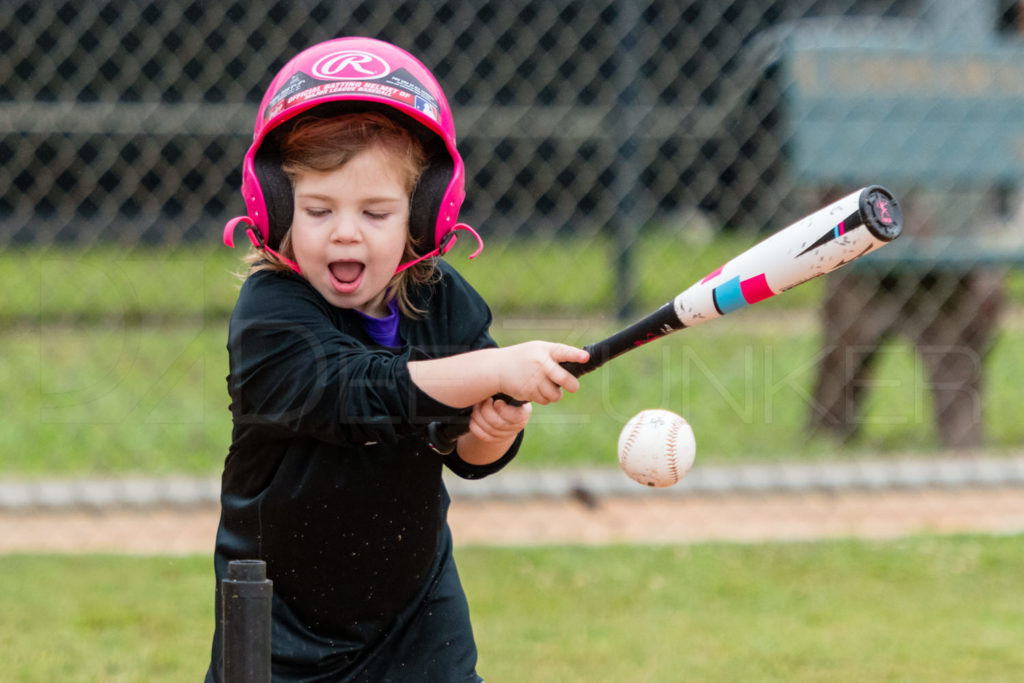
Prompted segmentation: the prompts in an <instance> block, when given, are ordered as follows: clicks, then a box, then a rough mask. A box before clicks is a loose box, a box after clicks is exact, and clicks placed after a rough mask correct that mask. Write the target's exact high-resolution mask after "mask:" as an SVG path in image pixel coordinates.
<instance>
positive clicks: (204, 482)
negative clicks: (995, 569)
mask: <svg viewBox="0 0 1024 683" xmlns="http://www.w3.org/2000/svg"><path fill="white" fill-rule="evenodd" d="M445 481H446V484H447V486H448V490H449V491H450V492H451V495H452V497H453V498H458V499H466V500H473V499H476V500H486V499H528V498H565V497H570V496H581V495H583V496H588V495H589V496H595V497H618V498H622V497H636V496H656V497H659V498H664V497H682V496H687V495H724V494H760V493H790V494H800V493H806V492H821V491H837V492H838V491H845V490H869V491H885V490H892V489H935V488H969V487H1024V456H1021V457H1007V458H996V457H972V458H949V457H944V458H923V457H922V458H910V459H898V460H895V459H894V460H857V461H848V462H820V463H771V464H768V463H755V464H741V465H708V466H699V467H697V468H695V469H694V470H692V471H691V472H690V473H689V475H687V477H686V478H685V479H683V480H682V481H681V482H679V483H678V484H677V485H675V486H673V487H670V488H664V489H653V488H648V487H645V486H642V485H640V484H637V483H636V482H634V481H633V480H631V479H629V478H628V477H627V476H626V475H625V474H624V473H623V472H622V471H621V470H619V469H618V468H612V467H601V468H559V469H539V468H530V467H517V466H515V465H513V466H512V467H510V468H509V469H508V470H506V471H504V472H502V473H500V474H499V475H497V476H493V477H489V478H486V479H482V480H478V481H466V480H462V479H458V478H457V477H454V476H446V477H445ZM219 497H220V477H219V476H218V477H187V476H168V477H127V478H119V479H113V478H110V479H46V480H38V481H0V511H2V510H8V511H17V510H30V509H64V508H74V507H87V508H108V507H118V506H145V507H152V506H177V507H195V506H202V505H217V504H218V503H219Z"/></svg>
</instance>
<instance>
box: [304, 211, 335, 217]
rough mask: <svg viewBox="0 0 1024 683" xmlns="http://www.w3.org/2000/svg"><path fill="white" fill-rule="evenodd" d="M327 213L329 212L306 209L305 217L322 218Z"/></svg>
mask: <svg viewBox="0 0 1024 683" xmlns="http://www.w3.org/2000/svg"><path fill="white" fill-rule="evenodd" d="M328 213H330V211H328V210H327V209H306V215H307V216H310V217H311V218H322V217H324V216H326V215H327V214H328Z"/></svg>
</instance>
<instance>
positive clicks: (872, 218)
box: [860, 185, 903, 242]
mask: <svg viewBox="0 0 1024 683" xmlns="http://www.w3.org/2000/svg"><path fill="white" fill-rule="evenodd" d="M860 213H861V216H862V217H863V218H864V225H865V226H866V227H867V229H868V230H870V231H871V234H873V235H874V236H875V237H877V238H878V239H880V240H883V241H885V242H891V241H892V240H894V239H896V238H897V237H899V236H900V233H901V232H903V209H902V208H901V207H900V203H899V202H898V201H897V200H896V198H895V197H894V196H893V194H892V193H891V192H889V191H888V190H887V189H885V188H884V187H882V186H881V185H872V186H870V187H866V188H864V191H863V192H861V195H860Z"/></svg>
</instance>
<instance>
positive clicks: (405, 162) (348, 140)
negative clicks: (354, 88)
mask: <svg viewBox="0 0 1024 683" xmlns="http://www.w3.org/2000/svg"><path fill="white" fill-rule="evenodd" d="M374 147H380V148H383V149H384V150H386V151H387V152H388V153H389V154H391V155H393V156H394V158H395V159H397V160H398V162H399V164H400V167H401V169H402V172H403V175H404V178H403V180H404V181H405V190H406V192H407V194H409V195H410V197H411V196H412V193H413V190H414V189H415V188H416V183H417V182H419V179H420V175H421V174H422V173H423V169H424V168H426V165H427V153H426V151H425V150H424V148H423V145H422V143H421V142H420V141H419V139H417V138H416V136H415V135H413V134H412V132H411V131H410V130H409V129H407V128H406V127H404V126H402V125H401V124H400V123H398V122H397V121H395V120H393V119H392V118H390V117H388V116H386V115H384V114H381V113H377V112H364V113H358V114H342V115H340V116H332V117H329V118H322V117H317V116H307V117H304V118H302V119H299V120H298V121H297V122H296V123H295V125H294V126H292V127H291V128H290V129H289V130H288V131H287V132H285V133H284V134H283V135H282V136H281V140H280V148H281V170H283V171H284V172H285V174H287V176H288V178H289V179H290V180H291V181H292V182H293V183H294V182H295V178H296V176H298V175H299V174H301V173H303V172H305V171H332V170H334V169H337V168H340V167H342V166H344V165H345V164H346V163H348V162H349V161H350V160H351V159H352V158H353V157H355V156H356V155H358V154H360V153H361V152H364V151H366V150H367V149H371V148H374ZM416 237H417V236H414V235H412V234H411V233H410V234H409V237H408V238H407V239H406V243H405V253H404V254H403V255H402V262H403V263H405V262H407V261H411V260H413V259H415V258H416V257H417V256H418V255H419V253H418V252H419V251H420V250H423V251H428V250H429V249H430V248H431V247H432V246H433V245H425V244H417V240H416ZM432 237H433V235H430V236H429V237H428V238H432ZM420 239H421V241H422V240H423V239H424V238H423V237H422V236H421V237H420ZM279 251H280V252H281V254H282V255H284V256H286V257H288V258H290V259H294V258H295V255H294V253H293V251H292V248H291V227H289V228H288V230H287V232H285V235H284V237H282V239H281V245H280V248H279ZM246 261H247V262H249V263H251V264H253V265H252V268H251V269H250V271H249V272H250V273H253V272H256V271H260V270H284V271H287V270H291V267H290V266H289V265H288V264H286V263H284V262H282V261H281V260H280V259H277V258H274V256H273V254H269V253H266V252H263V251H259V252H256V253H253V254H250V255H249V256H248V257H246ZM439 275H440V272H439V271H438V270H437V266H436V263H435V259H426V260H424V261H420V262H419V263H417V264H416V265H414V266H412V267H410V268H406V269H405V270H403V271H402V272H400V273H396V274H395V276H394V277H392V278H391V281H390V282H389V283H388V286H387V292H386V294H385V301H390V300H392V299H397V300H398V307H399V310H400V311H401V312H402V314H403V315H405V316H407V317H413V318H414V317H418V316H419V315H420V314H422V313H423V311H422V310H420V309H419V308H417V307H416V306H415V305H414V304H413V303H412V300H411V298H410V295H411V293H412V290H413V288H414V287H415V286H416V285H421V284H426V283H429V282H432V281H434V280H436V278H437V277H438V276H439Z"/></svg>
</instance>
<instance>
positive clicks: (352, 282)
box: [327, 261, 366, 294]
mask: <svg viewBox="0 0 1024 683" xmlns="http://www.w3.org/2000/svg"><path fill="white" fill-rule="evenodd" d="M327 268H328V270H329V271H330V273H331V285H333V286H334V288H335V289H336V290H338V291H339V292H341V293H342V294H348V293H351V292H354V291H355V290H356V289H357V288H358V287H359V283H360V282H362V280H363V272H364V271H365V270H366V266H365V265H363V264H362V263H360V262H359V261H334V262H333V263H330V264H328V266H327Z"/></svg>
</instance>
